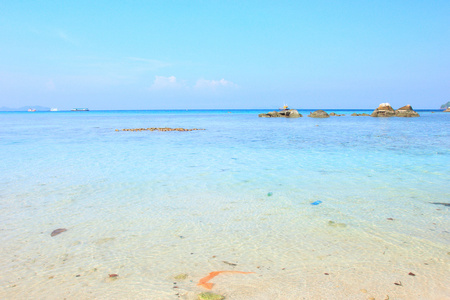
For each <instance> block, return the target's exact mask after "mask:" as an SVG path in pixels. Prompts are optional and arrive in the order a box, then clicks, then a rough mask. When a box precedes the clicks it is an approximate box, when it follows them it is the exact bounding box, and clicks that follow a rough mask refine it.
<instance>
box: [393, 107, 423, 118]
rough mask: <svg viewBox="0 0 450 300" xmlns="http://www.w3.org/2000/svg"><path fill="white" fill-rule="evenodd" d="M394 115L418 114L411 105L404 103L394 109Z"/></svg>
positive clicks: (411, 115) (407, 115)
mask: <svg viewBox="0 0 450 300" xmlns="http://www.w3.org/2000/svg"><path fill="white" fill-rule="evenodd" d="M395 116H396V117H419V114H418V113H417V112H415V111H414V110H413V109H412V107H411V105H409V104H408V105H405V106H403V107H400V108H399V109H397V110H396V111H395Z"/></svg>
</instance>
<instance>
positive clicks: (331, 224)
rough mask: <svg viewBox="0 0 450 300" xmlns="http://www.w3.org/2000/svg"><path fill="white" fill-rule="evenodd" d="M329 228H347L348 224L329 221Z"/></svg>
mask: <svg viewBox="0 0 450 300" xmlns="http://www.w3.org/2000/svg"><path fill="white" fill-rule="evenodd" d="M328 226H331V227H347V224H345V223H336V222H333V221H328Z"/></svg>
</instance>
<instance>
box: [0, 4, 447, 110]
mask: <svg viewBox="0 0 450 300" xmlns="http://www.w3.org/2000/svg"><path fill="white" fill-rule="evenodd" d="M449 16H450V1H448V0H445V1H414V0H412V1H395V0H391V1H375V0H372V1H364V0H359V1H337V0H334V1H332V0H330V1H321V0H318V1H263V0H260V1H112V0H109V1H83V0H80V1H0V107H1V106H8V107H20V106H26V105H42V106H48V107H57V108H60V109H70V108H72V107H88V108H90V109H184V108H188V109H192V108H278V107H280V106H281V105H283V104H284V103H287V104H289V106H291V107H294V108H299V109H303V108H305V109H306V108H375V107H377V106H378V104H379V103H382V102H389V103H391V105H392V106H393V107H394V108H398V107H400V106H403V105H406V104H411V105H412V106H413V107H414V108H439V106H440V105H441V104H443V103H446V102H447V101H450V17H449Z"/></svg>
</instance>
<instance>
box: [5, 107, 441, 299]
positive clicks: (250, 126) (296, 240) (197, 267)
mask: <svg viewBox="0 0 450 300" xmlns="http://www.w3.org/2000/svg"><path fill="white" fill-rule="evenodd" d="M333 111H334V112H336V113H345V114H346V116H342V117H330V118H328V119H312V118H308V117H306V115H307V114H308V113H309V110H308V111H300V113H302V114H303V116H304V117H303V118H299V119H283V118H273V119H272V118H270V119H269V118H258V113H261V112H266V111H259V110H241V111H236V110H231V111H229V110H224V111H198V110H197V111H89V112H34V113H29V112H0V155H1V157H2V163H1V164H0V219H1V225H0V243H1V245H2V246H1V250H0V251H1V252H0V254H1V255H0V266H1V269H2V276H1V277H0V282H1V285H0V286H1V287H0V297H1V298H9V299H16V298H24V297H25V298H41V299H42V298H46V299H61V298H67V299H80V298H96V299H99V298H100V299H112V298H114V297H116V298H117V299H119V298H121V299H123V298H127V299H138V298H148V299H178V298H181V299H196V295H197V294H198V293H199V292H201V291H204V289H203V288H201V287H199V286H197V285H196V283H197V282H198V280H199V279H200V278H202V277H204V276H206V275H207V274H208V273H209V272H212V271H218V270H238V271H248V272H255V273H254V274H248V275H222V276H220V277H217V278H216V279H214V280H212V281H211V282H214V283H215V286H214V288H213V291H214V292H217V293H221V294H223V295H226V296H227V299H283V298H284V299H325V298H328V299H332V298H334V299H367V298H368V297H371V296H373V297H375V298H376V299H379V298H380V299H384V298H382V297H385V296H386V295H389V296H390V297H391V299H393V298H392V297H394V299H425V298H426V299H447V298H449V293H450V292H449V289H448V286H450V280H449V279H448V278H450V276H449V275H450V274H449V271H448V269H450V268H449V262H450V255H449V253H450V252H449V251H450V247H449V245H450V229H449V228H450V226H449V225H450V218H449V209H450V208H449V207H448V206H444V205H439V204H433V203H449V202H450V200H449V199H450V190H449V182H450V173H449V171H448V162H449V161H450V113H443V112H437V111H436V112H432V111H418V112H419V114H420V115H421V117H420V118H371V117H352V116H350V114H351V113H353V112H355V111H339V110H333ZM328 112H330V111H328ZM356 112H368V113H370V111H356ZM142 127H143V128H147V127H172V128H175V127H183V128H202V129H206V130H204V131H191V132H150V131H142V132H123V131H116V129H123V128H142ZM319 200H320V201H322V202H321V203H320V204H319V205H311V203H312V202H315V201H319ZM391 219H392V220H391ZM330 221H331V222H330ZM57 228H67V229H68V230H67V231H66V232H63V233H61V234H60V235H58V236H55V237H50V233H51V232H52V231H53V230H54V229H57ZM229 263H232V264H235V265H230V264H229ZM409 272H413V273H414V274H415V275H416V276H412V275H408V273H409ZM113 273H114V274H119V277H117V278H116V279H114V278H113V279H111V278H109V276H108V274H113ZM324 273H327V274H329V275H324ZM178 274H187V275H188V277H187V279H184V280H175V279H174V276H176V275H178ZM78 275H79V276H78ZM400 281H401V282H402V285H401V286H399V285H395V284H394V282H400ZM174 282H177V283H176V284H174ZM446 297H447V298H446Z"/></svg>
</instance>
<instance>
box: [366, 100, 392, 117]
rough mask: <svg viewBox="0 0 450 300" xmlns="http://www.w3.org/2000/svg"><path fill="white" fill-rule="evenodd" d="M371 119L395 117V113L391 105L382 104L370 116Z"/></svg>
mask: <svg viewBox="0 0 450 300" xmlns="http://www.w3.org/2000/svg"><path fill="white" fill-rule="evenodd" d="M370 116H371V117H393V116H395V111H394V109H393V108H392V106H391V105H390V104H389V103H381V104H380V105H379V106H378V108H377V109H375V110H374V111H373V113H372V114H371V115H370Z"/></svg>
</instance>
